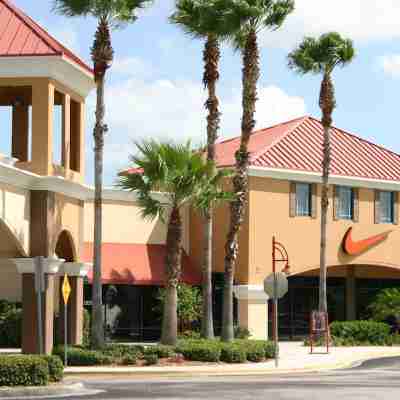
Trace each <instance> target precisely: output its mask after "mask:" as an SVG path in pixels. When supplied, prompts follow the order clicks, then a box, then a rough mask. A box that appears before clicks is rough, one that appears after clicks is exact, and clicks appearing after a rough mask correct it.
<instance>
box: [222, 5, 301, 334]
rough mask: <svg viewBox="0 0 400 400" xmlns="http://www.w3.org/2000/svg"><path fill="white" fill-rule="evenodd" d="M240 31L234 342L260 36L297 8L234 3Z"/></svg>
mask: <svg viewBox="0 0 400 400" xmlns="http://www.w3.org/2000/svg"><path fill="white" fill-rule="evenodd" d="M234 9H235V14H236V16H237V18H236V20H237V21H240V24H239V29H238V30H237V32H236V34H235V35H234V38H233V40H234V44H235V47H236V48H237V49H240V50H241V52H242V57H243V76H242V81H243V89H242V90H243V91H242V107H243V114H242V134H241V140H240V147H239V150H238V151H237V152H236V155H235V158H236V172H235V176H234V177H233V189H234V193H235V194H236V198H235V200H234V201H232V202H231V205H230V224H229V231H228V235H227V240H226V244H225V286H224V306H223V316H222V319H223V322H222V339H223V340H224V341H232V340H233V337H234V331H233V280H234V275H235V264H236V260H237V257H238V250H239V244H238V235H239V230H240V227H241V225H242V223H243V217H244V212H245V208H246V202H247V192H248V176H247V168H248V164H249V154H248V144H249V140H250V135H251V133H252V131H253V129H254V127H255V124H256V122H255V120H254V117H255V111H256V103H257V83H258V79H259V76H260V54H259V49H258V40H257V34H258V32H259V31H260V30H262V29H263V28H268V29H278V28H279V27H280V26H281V25H282V24H283V22H284V21H285V19H286V17H287V16H288V14H290V13H291V12H292V11H293V9H294V1H293V0H241V1H236V2H234Z"/></svg>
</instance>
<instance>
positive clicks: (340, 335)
mask: <svg viewBox="0 0 400 400" xmlns="http://www.w3.org/2000/svg"><path fill="white" fill-rule="evenodd" d="M330 332H331V336H332V337H333V338H334V343H336V345H352V346H357V345H385V344H386V343H387V342H388V340H389V336H390V326H389V325H388V324H385V323H384V322H375V321H344V322H339V321H335V322H332V324H331V325H330Z"/></svg>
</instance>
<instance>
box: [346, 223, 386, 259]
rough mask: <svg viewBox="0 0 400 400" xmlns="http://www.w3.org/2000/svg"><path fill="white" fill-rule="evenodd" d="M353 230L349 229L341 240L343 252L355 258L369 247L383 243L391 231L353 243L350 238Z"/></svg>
mask: <svg viewBox="0 0 400 400" xmlns="http://www.w3.org/2000/svg"><path fill="white" fill-rule="evenodd" d="M352 232H353V228H349V229H348V230H347V232H346V234H345V235H344V238H343V250H344V252H345V253H346V254H348V255H350V256H357V255H359V254H361V253H364V252H365V251H367V250H369V249H370V248H371V247H373V246H375V245H377V244H379V243H381V242H383V241H384V240H385V239H386V238H387V237H388V236H389V234H390V233H391V232H392V231H386V232H383V233H380V234H379V235H375V236H370V237H369V238H366V239H362V240H357V241H354V240H353V238H352Z"/></svg>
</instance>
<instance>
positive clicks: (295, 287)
mask: <svg viewBox="0 0 400 400" xmlns="http://www.w3.org/2000/svg"><path fill="white" fill-rule="evenodd" d="M318 285H319V279H318V278H314V277H296V276H294V277H291V278H289V291H288V293H287V294H286V295H285V296H284V297H283V298H282V299H281V300H280V301H279V335H280V338H282V339H286V340H301V339H303V338H305V337H306V336H308V334H309V320H310V312H311V311H312V310H315V309H317V308H318ZM327 295H328V312H329V318H330V321H343V320H345V318H346V304H345V279H344V278H328V281H327ZM270 311H271V305H270ZM270 315H271V314H270ZM270 328H271V326H270ZM270 332H271V330H270Z"/></svg>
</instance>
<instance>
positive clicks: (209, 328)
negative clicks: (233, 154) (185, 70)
mask: <svg viewBox="0 0 400 400" xmlns="http://www.w3.org/2000/svg"><path fill="white" fill-rule="evenodd" d="M203 60H204V76H203V83H204V86H205V87H206V88H208V99H207V102H206V104H205V106H206V109H207V110H208V116H207V159H208V160H211V161H215V142H216V141H217V137H218V129H219V123H220V112H219V101H218V97H217V95H216V85H217V81H218V79H219V71H218V66H219V60H220V49H219V43H218V40H217V38H216V37H215V36H214V35H209V36H208V37H207V41H206V43H205V46H204V52H203ZM212 215H213V213H212V206H210V209H209V210H207V211H206V212H205V215H204V227H203V229H204V261H203V273H202V292H203V309H202V318H201V336H202V337H203V338H205V339H213V338H214V322H213V309H212V305H213V302H212V264H213V263H212V250H213V249H212V240H213V239H212V232H213V228H212V227H213V217H212Z"/></svg>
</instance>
